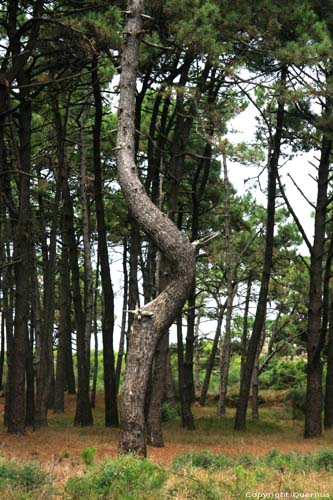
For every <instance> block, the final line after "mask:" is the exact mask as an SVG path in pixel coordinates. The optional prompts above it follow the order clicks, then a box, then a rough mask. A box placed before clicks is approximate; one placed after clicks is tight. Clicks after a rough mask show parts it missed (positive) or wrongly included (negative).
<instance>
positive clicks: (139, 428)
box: [117, 0, 195, 456]
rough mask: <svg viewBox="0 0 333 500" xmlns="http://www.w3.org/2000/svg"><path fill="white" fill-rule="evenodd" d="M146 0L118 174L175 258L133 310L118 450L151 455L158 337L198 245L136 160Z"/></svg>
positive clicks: (132, 26)
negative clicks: (159, 287) (149, 405)
mask: <svg viewBox="0 0 333 500" xmlns="http://www.w3.org/2000/svg"><path fill="white" fill-rule="evenodd" d="M143 7H144V1H143V0H129V2H128V7H127V11H126V15H127V20H126V24H125V32H124V44H123V50H122V57H121V78H120V84H119V85H120V96H119V107H118V135H117V168H118V178H119V182H120V185H121V188H122V190H123V192H124V195H125V198H126V201H127V203H128V206H129V209H130V212H131V215H132V217H133V219H134V220H135V221H136V222H137V223H138V224H139V225H140V226H141V227H142V229H143V230H144V231H145V232H146V233H147V235H148V236H149V237H150V238H151V239H152V240H153V241H154V243H155V244H156V246H157V248H158V249H159V250H160V252H161V253H162V255H163V256H164V258H165V259H166V260H167V261H168V262H169V264H170V270H171V271H170V277H169V282H168V285H167V286H166V288H165V289H164V290H163V291H162V292H161V293H160V294H159V295H158V296H157V297H156V298H155V299H154V300H153V301H151V302H149V303H148V304H146V305H145V306H144V307H142V308H140V309H138V310H137V311H136V312H135V314H134V321H133V324H132V327H131V335H130V341H129V346H128V352H127V364H126V372H125V379H124V386H123V393H122V404H121V432H120V443H119V450H120V452H122V453H128V452H134V453H137V454H139V455H144V456H145V455H146V435H145V416H144V404H145V397H146V391H147V384H148V380H149V375H150V371H151V366H152V361H153V357H154V353H155V350H156V346H157V344H158V341H159V340H160V338H161V336H162V335H163V333H164V332H166V331H167V330H168V328H169V327H170V325H171V324H172V322H173V320H174V319H175V318H176V316H177V314H178V312H179V311H180V310H181V308H182V306H183V304H184V302H185V300H186V298H187V297H188V295H189V293H190V292H191V290H192V287H193V284H194V269H195V249H194V247H193V245H191V243H190V241H189V239H188V238H187V237H186V236H185V235H184V234H182V233H181V232H180V231H179V230H178V229H177V227H176V226H175V225H174V224H173V222H172V221H171V220H170V219H169V218H167V217H166V216H165V215H164V214H163V213H162V212H161V211H160V210H159V209H158V208H157V207H156V205H155V204H154V203H153V202H152V201H151V200H150V198H149V196H148V195H147V193H146V191H145V189H144V187H143V185H142V184H141V182H140V180H139V177H138V174H137V168H136V164H135V94H136V77H137V67H138V56H139V46H140V36H141V33H142V17H143Z"/></svg>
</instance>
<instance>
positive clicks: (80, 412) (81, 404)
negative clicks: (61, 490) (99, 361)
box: [63, 176, 93, 426]
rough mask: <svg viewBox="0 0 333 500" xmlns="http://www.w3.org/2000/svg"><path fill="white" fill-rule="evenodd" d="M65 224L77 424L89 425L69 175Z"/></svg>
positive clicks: (82, 329)
mask: <svg viewBox="0 0 333 500" xmlns="http://www.w3.org/2000/svg"><path fill="white" fill-rule="evenodd" d="M63 197H64V206H63V224H64V231H66V238H67V241H68V248H69V262H70V269H71V275H72V293H73V305H74V316H75V327H76V336H77V363H78V389H77V405H76V414H75V418H74V423H75V425H81V426H89V425H92V424H93V417H92V412H91V406H90V399H89V372H88V369H87V365H86V359H87V355H86V343H85V336H84V332H85V330H84V317H83V309H82V297H81V289H80V269H79V265H78V255H77V243H76V239H75V232H74V214H73V204H72V199H71V194H70V190H69V185H68V179H67V176H66V177H65V179H64V182H63Z"/></svg>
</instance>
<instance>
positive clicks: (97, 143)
mask: <svg viewBox="0 0 333 500" xmlns="http://www.w3.org/2000/svg"><path fill="white" fill-rule="evenodd" d="M91 76H92V86H93V93H94V103H95V118H94V126H93V160H94V188H95V207H96V220H97V238H98V254H99V260H100V266H101V282H102V294H103V315H102V338H103V376H104V403H105V425H106V426H118V423H119V422H118V406H117V386H116V374H115V366H114V349H113V330H114V294H113V288H112V282H111V274H110V265H109V253H108V247H107V237H106V227H105V214H104V200H103V179H102V166H101V126H102V117H103V108H102V95H101V88H100V82H99V77H98V60H97V56H94V59H93V66H92V74H91Z"/></svg>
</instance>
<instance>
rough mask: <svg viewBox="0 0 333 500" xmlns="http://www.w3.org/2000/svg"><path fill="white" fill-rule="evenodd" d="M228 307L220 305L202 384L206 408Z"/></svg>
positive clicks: (202, 398) (200, 401) (203, 404)
mask: <svg viewBox="0 0 333 500" xmlns="http://www.w3.org/2000/svg"><path fill="white" fill-rule="evenodd" d="M226 307H227V303H226V302H225V303H224V304H223V305H221V304H219V306H218V315H217V324H216V330H215V335H214V339H213V345H212V350H211V352H210V355H209V358H208V361H207V367H206V373H205V378H204V381H203V384H202V389H201V394H200V399H199V403H200V404H201V406H205V404H206V399H207V393H208V388H209V382H210V377H211V375H212V371H213V368H214V363H215V358H216V353H217V348H218V345H219V340H220V337H221V330H222V322H223V316H224V312H225V309H226Z"/></svg>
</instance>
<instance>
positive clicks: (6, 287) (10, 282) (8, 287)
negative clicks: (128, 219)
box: [2, 242, 14, 426]
mask: <svg viewBox="0 0 333 500" xmlns="http://www.w3.org/2000/svg"><path fill="white" fill-rule="evenodd" d="M3 252H4V260H7V261H10V260H11V258H12V255H11V245H10V244H9V242H7V243H6V248H3ZM2 295H3V315H4V318H5V323H6V349H7V352H6V354H7V379H6V390H5V407H4V425H5V426H7V423H8V413H9V405H10V392H9V386H10V380H9V377H10V375H11V373H12V368H11V363H12V352H13V349H14V320H13V311H14V277H13V272H12V266H9V267H7V268H6V269H5V271H4V274H3V288H2Z"/></svg>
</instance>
